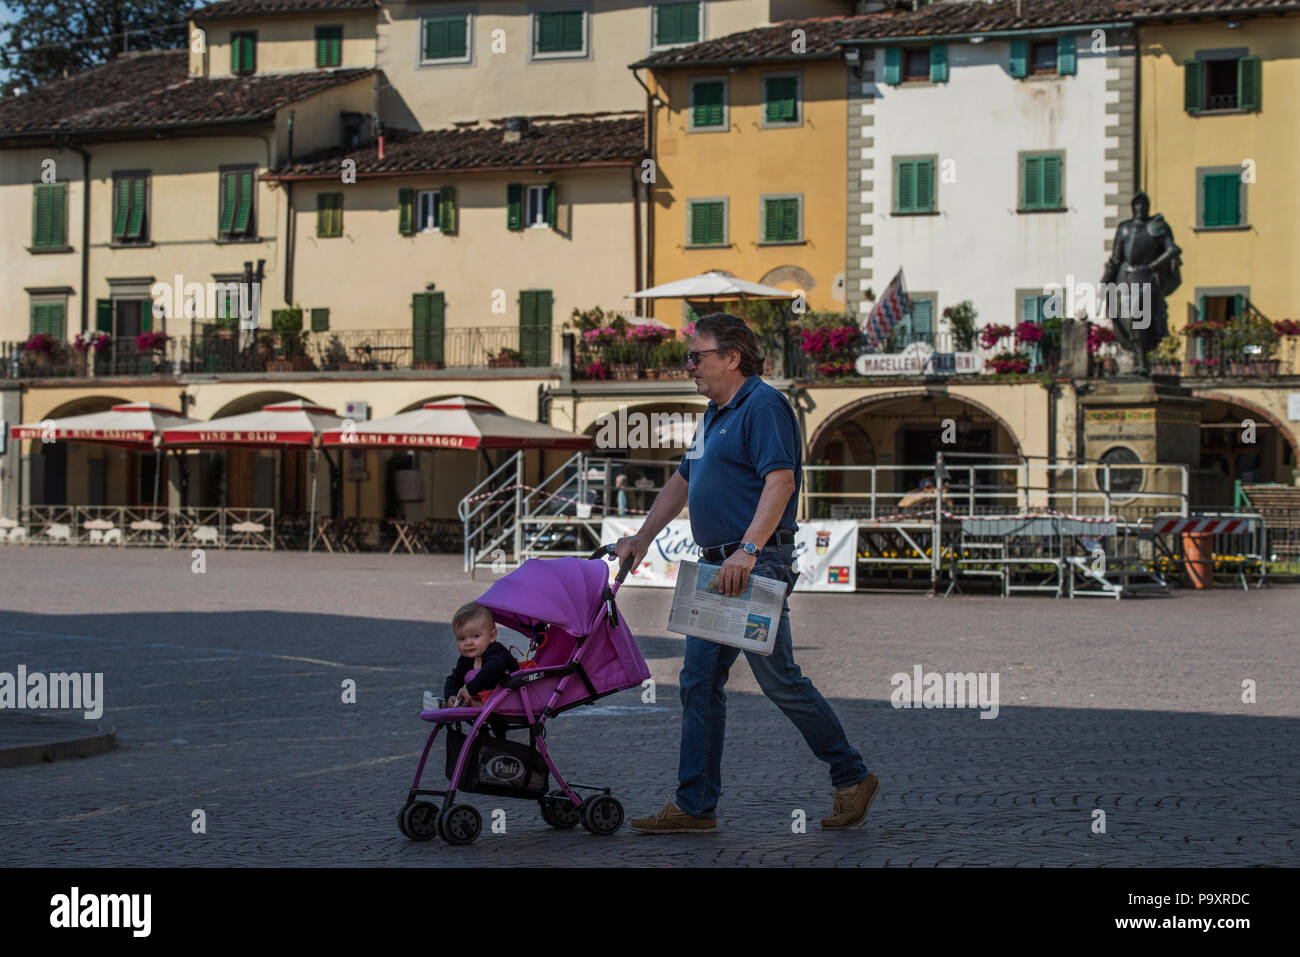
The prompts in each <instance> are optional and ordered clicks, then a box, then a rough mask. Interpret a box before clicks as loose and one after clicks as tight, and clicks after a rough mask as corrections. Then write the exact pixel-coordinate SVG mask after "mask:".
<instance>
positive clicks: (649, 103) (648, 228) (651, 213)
mask: <svg viewBox="0 0 1300 957" xmlns="http://www.w3.org/2000/svg"><path fill="white" fill-rule="evenodd" d="M632 78H633V79H634V80H636V81H637V82H638V83H640V84H641V89H643V90H645V151H646V153H647V154H648V155H649V157H650V159H651V160H654V162H655V165H656V167H657V166H658V160H656V159H655V112H656V111H655V107H656V105H657V104H658V103H659V98H658V97H657V96H655V95H654V94H653V93H651V92H650V87H648V86H646V84H645V81H644V80H642V79H641V77H640V75H639V74H638V73H637V71H636V70H635V69H634V70H633V71H632ZM658 178H659V171H658V169H657V168H656V169H655V179H658ZM654 186H655V184H654V183H653V182H651V183H649V184H648V189H647V190H646V198H645V246H646V250H645V286H644V287H642V286H637V291H638V292H639V291H640V290H641V289H642V288H646V289H648V288H650V287H651V286H653V285H654V284H655V204H654ZM640 302H641V300H639V299H638V300H637V309H638V312H637V315H638V316H642V315H645V313H644V312H641V311H640V309H641V306H640Z"/></svg>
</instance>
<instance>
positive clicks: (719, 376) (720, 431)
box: [615, 313, 880, 834]
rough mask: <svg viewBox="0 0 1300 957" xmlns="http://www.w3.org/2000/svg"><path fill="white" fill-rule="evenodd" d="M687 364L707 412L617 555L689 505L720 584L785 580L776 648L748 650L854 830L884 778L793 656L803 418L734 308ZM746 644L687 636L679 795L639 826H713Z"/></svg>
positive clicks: (841, 823) (699, 326) (837, 824)
mask: <svg viewBox="0 0 1300 957" xmlns="http://www.w3.org/2000/svg"><path fill="white" fill-rule="evenodd" d="M690 350H691V351H690V353H689V354H688V355H687V358H686V365H687V368H688V369H689V370H690V371H691V376H692V378H693V379H694V380H695V383H696V388H697V389H698V391H699V393H700V395H704V396H707V397H708V398H709V406H708V409H707V411H706V412H705V414H704V419H703V421H702V422H701V423H700V426H699V429H698V430H697V431H696V434H695V439H694V441H693V442H692V443H691V447H690V449H689V450H688V451H687V453H686V455H685V456H684V457H683V458H682V462H681V465H680V466H678V469H677V471H676V472H675V473H674V474H673V476H672V478H670V479H669V480H668V482H667V483H666V484H665V485H664V488H663V490H662V491H661V492H660V493H659V495H658V497H657V498H656V499H655V501H654V505H653V507H652V508H651V509H650V514H649V515H648V516H646V520H645V523H644V524H643V525H642V526H641V529H640V531H638V532H637V533H636V534H635V535H631V536H628V537H627V538H623V539H620V540H619V542H618V545H617V546H616V548H615V551H616V554H617V555H618V557H619V558H620V559H626V558H627V557H628V556H629V555H633V556H635V559H636V561H635V563H634V565H633V567H636V566H637V565H639V564H640V562H641V559H642V558H643V557H644V556H645V554H646V552H647V551H649V549H650V545H651V543H652V542H653V541H654V539H655V536H656V535H658V534H659V532H660V531H661V530H662V529H663V527H664V526H665V525H667V524H668V522H670V521H671V520H672V519H673V518H675V517H676V516H677V514H678V513H679V512H680V511H681V510H682V506H683V505H687V504H689V505H690V516H691V534H692V536H693V537H694V539H695V542H696V544H697V545H699V546H701V547H702V548H703V549H704V561H706V562H709V563H714V564H716V563H721V565H722V570H721V572H719V574H718V587H719V588H720V589H721V590H722V591H723V593H724V594H727V595H738V594H740V593H741V592H742V591H744V590H745V586H746V583H747V582H748V581H749V576H750V574H751V573H752V574H756V575H759V576H761V577H764V578H774V579H777V580H778V581H784V582H785V583H786V598H787V601H786V603H785V607H784V608H783V609H782V611H781V623H780V626H779V628H778V630H777V635H776V643H775V647H774V648H773V650H772V654H771V655H760V654H756V653H754V652H751V651H746V652H745V657H746V658H747V659H748V660H749V667H750V668H751V669H752V670H753V672H754V677H755V678H756V679H757V680H758V684H759V687H760V688H762V690H763V693H764V694H765V695H767V696H768V697H769V698H771V699H772V701H773V702H775V703H776V705H777V707H779V708H780V709H781V710H782V711H784V712H785V714H786V717H788V718H789V719H790V720H791V721H792V722H794V725H795V727H797V728H798V729H799V731H800V733H802V734H803V737H804V740H805V741H807V742H808V746H809V747H810V748H812V751H813V753H814V754H816V755H817V757H818V758H820V759H821V760H823V761H825V762H826V763H827V764H828V765H830V773H831V782H832V784H833V785H834V787H835V789H836V790H835V792H834V795H833V796H834V806H833V809H832V811H831V816H830V817H828V818H824V819H823V820H822V822H821V824H822V827H824V828H844V827H853V826H854V825H856V824H858V823H859V822H861V821H862V819H863V818H864V817H866V814H867V808H868V807H870V805H871V801H872V799H874V798H875V796H876V792H877V790H878V789H879V787H880V782H879V781H878V780H877V778H876V776H875V775H874V774H871V773H869V772H868V771H867V767H866V765H865V764H864V763H863V761H862V758H861V756H860V755H859V754H858V752H857V751H855V750H854V749H853V746H852V745H850V744H849V742H848V739H847V738H846V737H845V734H844V729H843V728H842V727H841V726H840V722H839V719H838V718H836V716H835V712H834V711H832V710H831V706H830V705H829V704H828V703H827V702H826V699H825V698H823V697H822V696H821V693H820V692H818V691H817V689H816V688H815V687H813V683H812V682H811V681H809V680H808V679H807V678H806V677H804V676H803V674H802V672H800V670H799V667H798V665H796V664H795V663H794V648H793V639H792V637H791V634H790V605H789V600H788V599H789V595H790V590H791V589H793V588H794V582H795V578H796V577H798V575H797V573H796V572H795V571H794V570H793V567H792V566H793V562H794V532H795V524H796V523H795V514H796V510H797V502H798V491H799V485H800V482H801V480H802V477H803V462H802V460H803V450H802V446H801V444H800V439H799V425H798V423H797V422H796V420H795V417H794V411H793V410H792V409H791V408H790V404H789V402H787V401H786V400H785V398H784V397H783V396H782V395H781V393H779V392H777V391H776V390H775V389H773V388H772V387H771V386H769V385H767V384H766V383H765V382H763V380H762V379H761V378H760V377H759V374H758V373H759V371H760V370H761V369H762V367H763V362H762V357H761V355H760V353H759V351H758V343H757V341H756V340H755V338H754V334H753V333H752V332H751V331H750V330H749V328H748V327H747V326H746V325H745V323H744V321H743V320H742V319H740V318H739V317H737V316H732V315H728V314H726V313H714V314H713V315H709V316H704V317H703V318H701V319H699V320H697V321H696V323H695V334H694V335H693V336H692V337H691V341H690ZM739 654H740V649H739V648H734V647H731V646H730V645H721V644H718V643H716V642H711V641H705V640H704V639H702V638H693V637H688V638H687V639H686V658H685V661H684V662H683V665H682V673H681V679H680V683H681V697H682V743H681V757H680V759H679V763H678V768H677V781H678V787H677V794H676V799H675V800H672V799H670V800H669V801H668V803H667V804H666V805H665V806H664V808H663V809H662V810H661V811H659V812H658V813H657V814H655V815H654V816H653V817H648V818H638V819H634V820H633V821H631V822H630V825H631V827H632V829H633V830H635V831H639V832H641V833H643V834H685V833H711V832H714V831H716V830H717V823H716V808H717V804H718V796H719V795H720V794H721V793H722V741H723V734H724V732H725V728H726V703H727V695H726V692H725V690H724V685H725V684H726V682H727V674H728V672H729V671H730V669H731V666H732V664H733V663H734V662H735V660H736V658H737V656H738V655H739Z"/></svg>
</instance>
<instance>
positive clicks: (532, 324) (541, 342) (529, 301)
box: [519, 289, 553, 366]
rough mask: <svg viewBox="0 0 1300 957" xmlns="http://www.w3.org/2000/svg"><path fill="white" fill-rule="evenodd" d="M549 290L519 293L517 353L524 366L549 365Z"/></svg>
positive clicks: (550, 302) (551, 299)
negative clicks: (519, 353) (518, 352)
mask: <svg viewBox="0 0 1300 957" xmlns="http://www.w3.org/2000/svg"><path fill="white" fill-rule="evenodd" d="M552 303H553V298H552V296H551V290H549V289H521V290H520V291H519V351H520V352H522V353H523V354H524V365H526V366H549V365H550V364H551V306H552Z"/></svg>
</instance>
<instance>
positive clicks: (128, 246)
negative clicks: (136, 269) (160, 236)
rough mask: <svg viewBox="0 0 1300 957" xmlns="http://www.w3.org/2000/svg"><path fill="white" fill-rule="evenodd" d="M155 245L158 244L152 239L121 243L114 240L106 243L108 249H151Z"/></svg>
mask: <svg viewBox="0 0 1300 957" xmlns="http://www.w3.org/2000/svg"><path fill="white" fill-rule="evenodd" d="M157 245H158V244H157V243H155V242H154V241H153V240H152V239H150V240H148V241H146V242H143V243H121V242H117V241H116V240H114V241H113V242H111V243H109V244H108V248H109V249H152V248H153V247H154V246H157Z"/></svg>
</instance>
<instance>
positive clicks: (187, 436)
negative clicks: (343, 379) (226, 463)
mask: <svg viewBox="0 0 1300 957" xmlns="http://www.w3.org/2000/svg"><path fill="white" fill-rule="evenodd" d="M342 422H343V418H342V416H338V415H335V414H334V410H333V409H326V408H324V407H322V406H319V405H312V404H311V403H310V402H307V401H305V400H303V399H294V400H293V401H292V402H277V403H275V404H274V405H268V406H266V407H264V408H261V409H258V410H257V411H256V412H244V413H242V414H240V415H227V416H222V417H221V418H219V419H213V420H212V421H210V422H193V423H191V424H189V425H183V426H177V427H176V428H170V429H166V430H165V431H164V432H163V445H167V446H170V447H172V448H230V447H236V448H259V449H272V448H282V447H284V446H304V447H306V446H310V445H311V444H312V441H313V440H314V439H315V437H316V436H317V435H319V434H320V433H322V432H324V431H325V430H326V429H333V428H336V427H338V426H339V425H341V424H342Z"/></svg>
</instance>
